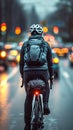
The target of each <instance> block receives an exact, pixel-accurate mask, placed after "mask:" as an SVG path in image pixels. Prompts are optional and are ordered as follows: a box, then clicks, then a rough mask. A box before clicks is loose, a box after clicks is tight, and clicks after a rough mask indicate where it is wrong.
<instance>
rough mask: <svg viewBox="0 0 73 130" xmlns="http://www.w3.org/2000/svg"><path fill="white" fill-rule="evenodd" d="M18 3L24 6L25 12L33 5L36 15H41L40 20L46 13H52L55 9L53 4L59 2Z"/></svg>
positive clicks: (29, 0) (54, 0) (43, 0)
mask: <svg viewBox="0 0 73 130" xmlns="http://www.w3.org/2000/svg"><path fill="white" fill-rule="evenodd" d="M19 1H20V3H22V4H23V5H25V8H26V10H30V9H31V7H32V6H33V5H34V6H35V8H36V11H37V13H38V14H41V15H40V16H41V19H43V18H44V17H45V16H46V15H47V13H50V12H53V11H54V10H55V9H56V7H55V4H56V3H57V2H58V1H59V0H19Z"/></svg>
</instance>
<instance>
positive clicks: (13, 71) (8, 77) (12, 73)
mask: <svg viewBox="0 0 73 130" xmlns="http://www.w3.org/2000/svg"><path fill="white" fill-rule="evenodd" d="M17 71H18V67H15V68H14V69H13V70H12V72H10V74H9V75H8V76H7V77H6V79H4V80H2V82H1V83H0V84H1V85H4V84H6V82H7V81H8V80H9V79H11V78H12V77H13V76H14V75H15V74H16V73H17Z"/></svg>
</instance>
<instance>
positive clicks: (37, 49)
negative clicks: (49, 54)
mask: <svg viewBox="0 0 73 130" xmlns="http://www.w3.org/2000/svg"><path fill="white" fill-rule="evenodd" d="M24 60H25V62H26V64H27V65H28V66H42V65H44V64H45V62H46V51H45V47H44V43H43V39H41V40H38V39H29V40H28V44H27V46H26V48H25V54H24Z"/></svg>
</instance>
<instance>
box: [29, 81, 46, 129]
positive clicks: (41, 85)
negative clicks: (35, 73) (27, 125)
mask: <svg viewBox="0 0 73 130" xmlns="http://www.w3.org/2000/svg"><path fill="white" fill-rule="evenodd" d="M27 88H28V90H29V91H28V92H31V93H32V94H33V100H32V112H31V130H41V129H42V128H43V127H44V125H43V112H44V111H43V93H44V91H45V82H44V81H43V80H41V79H36V80H31V81H29V82H28V84H27Z"/></svg>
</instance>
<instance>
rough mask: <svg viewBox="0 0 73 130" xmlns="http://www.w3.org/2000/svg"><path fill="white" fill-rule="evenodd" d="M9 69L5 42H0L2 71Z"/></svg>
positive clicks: (0, 65)
mask: <svg viewBox="0 0 73 130" xmlns="http://www.w3.org/2000/svg"><path fill="white" fill-rule="evenodd" d="M7 69H8V63H7V51H6V50H5V48H4V44H3V42H0V71H5V70H7Z"/></svg>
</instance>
